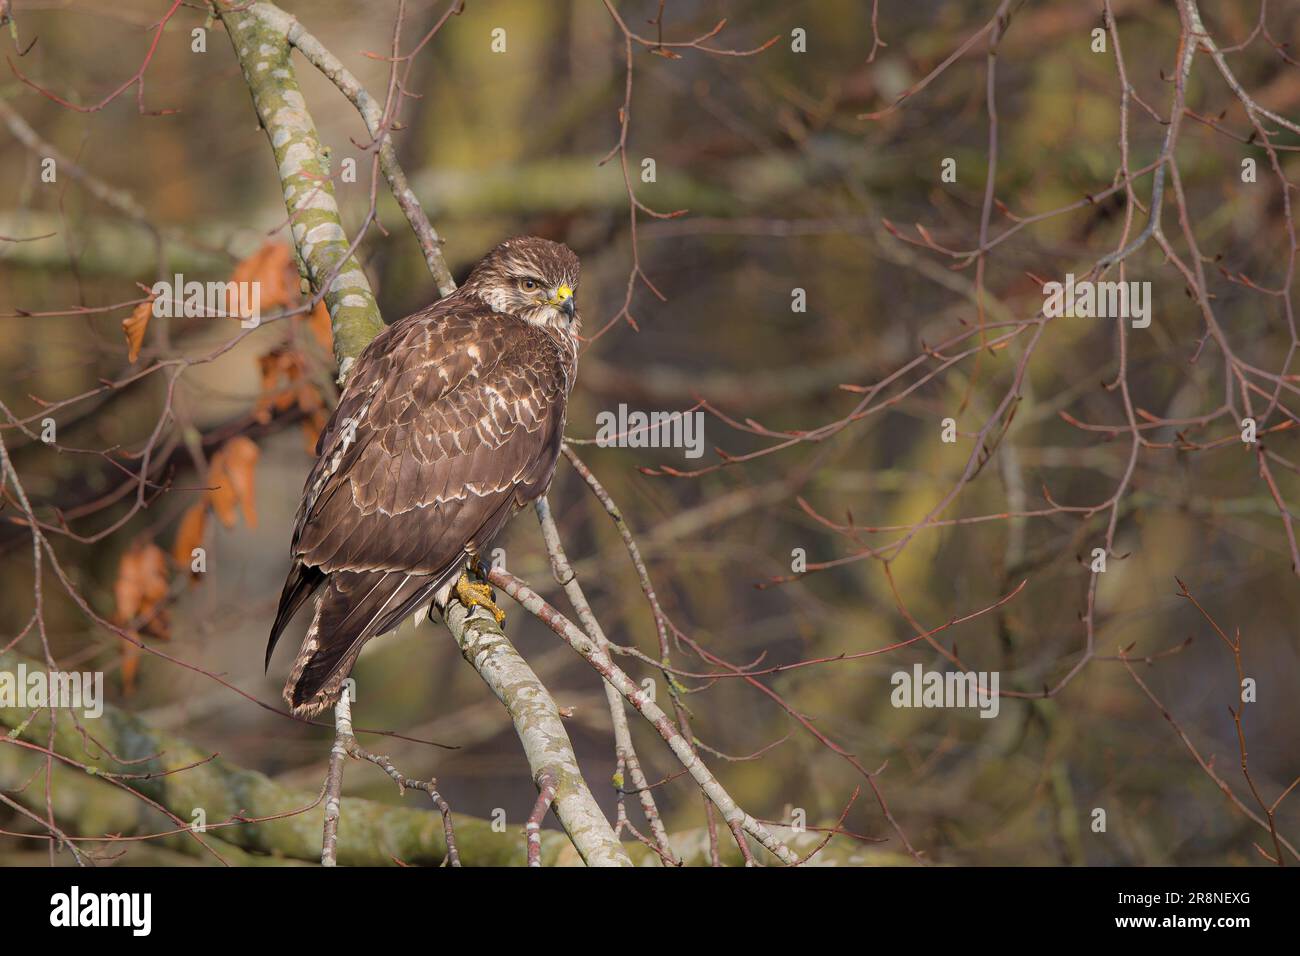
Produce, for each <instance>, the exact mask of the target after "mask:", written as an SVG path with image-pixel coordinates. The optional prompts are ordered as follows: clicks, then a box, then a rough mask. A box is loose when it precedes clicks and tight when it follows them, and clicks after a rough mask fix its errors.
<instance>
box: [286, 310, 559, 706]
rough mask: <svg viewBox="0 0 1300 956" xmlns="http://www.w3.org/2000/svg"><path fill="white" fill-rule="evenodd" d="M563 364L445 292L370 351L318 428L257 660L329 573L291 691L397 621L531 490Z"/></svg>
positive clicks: (514, 327)
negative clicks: (290, 563)
mask: <svg viewBox="0 0 1300 956" xmlns="http://www.w3.org/2000/svg"><path fill="white" fill-rule="evenodd" d="M571 363H572V358H571V356H569V355H566V354H564V353H563V352H562V351H561V350H560V348H559V347H558V346H557V345H556V344H555V343H554V342H553V341H552V340H551V338H550V337H549V336H548V335H546V334H545V333H544V332H543V331H542V330H540V329H535V328H534V327H532V326H530V325H528V324H527V323H525V322H523V321H521V320H518V319H515V318H513V317H511V316H506V315H497V314H494V313H492V312H490V311H489V310H488V309H487V308H486V307H484V306H480V305H477V304H475V303H471V302H465V301H463V300H458V298H457V297H456V296H451V297H449V298H448V299H444V300H443V301H442V302H440V303H438V305H436V306H435V307H433V308H432V309H430V310H427V311H426V312H423V313H417V314H416V315H414V316H410V317H409V318H407V319H403V320H402V321H400V322H398V323H395V324H394V325H393V326H391V327H389V328H388V329H386V330H385V331H384V332H382V333H381V334H380V335H379V336H377V337H376V339H375V341H374V342H372V343H371V344H370V346H369V347H368V348H367V349H366V351H365V352H364V353H363V354H362V356H361V357H360V358H359V359H358V360H357V364H356V366H355V367H354V369H353V370H352V375H351V378H350V379H349V382H348V386H347V388H346V390H345V392H344V394H343V396H342V398H341V399H340V402H339V406H338V408H337V409H336V410H335V412H334V415H333V416H332V417H331V419H330V421H329V423H328V424H327V426H326V428H325V430H324V431H323V432H322V434H321V438H320V441H319V443H318V446H317V453H318V459H317V462H316V465H315V467H314V468H313V469H312V472H311V475H310V476H309V477H308V480H307V485H306V488H305V489H304V495H303V503H302V506H301V508H300V509H299V513H298V519H297V522H296V525H295V527H294V535H293V546H292V554H293V558H294V567H293V568H292V569H291V571H290V574H289V578H288V580H287V581H286V582H285V590H284V593H283V594H282V596H281V600H280V612H279V614H278V615H277V618H276V623H275V626H274V627H273V629H272V633H271V639H270V641H269V645H268V648H267V657H268V659H269V657H270V652H271V650H272V648H273V647H274V645H275V642H276V640H277V639H278V637H279V634H280V632H281V631H282V630H283V628H284V626H285V625H286V624H287V623H288V620H289V619H290V618H291V617H292V615H293V613H294V611H296V610H297V608H298V607H299V606H301V604H302V603H303V601H305V600H306V598H307V597H308V596H309V595H310V594H311V592H312V591H314V590H315V589H316V588H317V587H319V586H320V584H321V583H323V582H324V581H325V579H326V577H327V576H329V577H330V579H331V587H330V588H328V589H327V590H326V592H325V604H326V605H327V606H325V607H323V608H322V609H321V610H320V611H319V612H318V621H317V622H315V623H314V625H313V629H314V630H317V631H318V632H319V633H318V634H317V635H316V637H315V641H316V643H317V645H318V646H317V648H316V649H315V653H314V655H313V657H314V658H315V660H314V661H313V662H306V666H305V668H304V675H303V679H302V680H299V682H298V684H299V690H300V691H302V692H303V693H308V692H309V691H310V688H309V687H305V686H303V685H304V684H310V685H317V686H319V685H320V684H323V683H324V682H325V681H326V680H328V679H329V678H330V677H332V676H334V675H335V674H336V673H337V672H338V671H339V669H340V665H341V664H342V663H345V662H350V660H351V659H352V658H354V657H355V650H358V649H359V645H360V643H361V642H363V641H364V640H365V639H367V638H369V637H371V636H374V635H375V634H379V633H383V632H384V631H386V630H390V629H391V628H392V627H395V626H396V625H397V624H398V623H400V621H401V620H402V619H403V618H404V617H405V616H406V615H407V614H409V613H410V611H411V610H413V609H414V607H417V606H418V605H419V604H420V602H422V601H424V600H425V599H426V598H428V597H429V596H431V595H432V592H433V591H434V590H436V588H437V586H439V585H440V584H442V583H443V582H444V581H445V580H446V579H447V578H448V577H449V576H450V575H454V574H455V573H458V572H459V570H460V569H461V568H462V567H463V566H464V562H465V560H466V557H467V556H469V555H473V554H477V553H479V552H480V551H481V550H483V549H484V548H486V547H487V545H488V544H489V543H490V542H491V540H492V538H493V537H495V535H496V534H497V532H498V531H500V529H501V527H502V525H503V524H504V523H505V521H506V520H507V519H508V518H509V517H510V515H511V514H512V513H513V511H514V510H515V509H516V508H518V507H519V506H521V505H523V504H525V503H527V502H528V501H530V500H532V499H534V498H536V497H538V496H539V495H540V494H542V492H544V491H545V489H546V486H547V485H548V484H549V483H550V479H551V475H552V474H553V472H554V469H555V462H556V458H557V457H558V454H559V445H560V440H561V436H562V434H563V426H564V412H565V404H566V401H567V398H568V390H569V385H570V380H571V377H572V371H573V370H572V364H571ZM335 578H337V581H335ZM335 584H337V585H338V586H337V587H336V586H334V585H335ZM309 637H310V635H309ZM306 649H307V648H306V647H305V646H304V650H306ZM300 663H302V662H300ZM294 696H295V697H297V696H299V694H298V692H295V694H294ZM308 696H310V693H308Z"/></svg>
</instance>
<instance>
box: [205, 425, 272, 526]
mask: <svg viewBox="0 0 1300 956" xmlns="http://www.w3.org/2000/svg"><path fill="white" fill-rule="evenodd" d="M260 454H261V452H259V451H258V448H257V445H256V444H254V443H253V440H252V439H251V438H247V437H246V436H244V435H236V436H235V437H234V438H232V439H230V441H228V442H226V443H225V444H224V445H222V446H221V448H220V450H219V451H218V452H217V453H216V454H215V455H213V456H212V462H211V463H210V464H209V466H208V485H209V486H210V487H209V491H208V502H209V503H210V504H211V505H212V510H213V511H214V512H215V513H216V515H217V517H218V518H219V519H220V520H221V523H222V524H223V525H225V526H226V527H227V528H233V527H234V526H235V509H236V506H238V508H239V510H240V511H242V512H243V513H244V523H245V524H246V525H248V526H249V527H250V528H256V527H257V507H256V502H255V499H254V496H253V471H254V468H255V467H256V465H257V459H258V456H259V455H260Z"/></svg>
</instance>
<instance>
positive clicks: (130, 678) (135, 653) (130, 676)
mask: <svg viewBox="0 0 1300 956" xmlns="http://www.w3.org/2000/svg"><path fill="white" fill-rule="evenodd" d="M132 634H134V636H136V637H139V636H140V635H138V634H135V632H134V631H133V632H132ZM139 672H140V648H138V647H136V646H135V645H134V644H132V643H130V642H129V641H123V642H122V693H123V694H125V695H126V696H128V697H130V696H131V695H132V694H134V693H135V678H136V675H137V674H138V673H139Z"/></svg>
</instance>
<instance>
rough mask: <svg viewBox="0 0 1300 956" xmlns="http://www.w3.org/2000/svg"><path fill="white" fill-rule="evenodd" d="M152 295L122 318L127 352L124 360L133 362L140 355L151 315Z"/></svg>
mask: <svg viewBox="0 0 1300 956" xmlns="http://www.w3.org/2000/svg"><path fill="white" fill-rule="evenodd" d="M153 300H154V297H153V296H149V298H148V299H147V300H145V301H144V302H141V303H140V304H139V305H137V306H136V307H135V309H134V310H133V311H132V312H131V314H130V315H128V316H127V317H126V318H125V319H123V320H122V332H123V334H124V335H125V336H126V346H127V354H126V360H127V361H128V362H134V361H135V360H136V359H138V358H139V357H140V346H141V345H143V344H144V333H145V330H146V329H147V328H148V327H149V319H150V318H151V317H152V316H153Z"/></svg>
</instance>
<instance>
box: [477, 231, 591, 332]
mask: <svg viewBox="0 0 1300 956" xmlns="http://www.w3.org/2000/svg"><path fill="white" fill-rule="evenodd" d="M579 271H580V267H579V264H578V257H577V256H576V255H574V253H573V250H572V249H570V248H569V247H568V246H566V245H564V244H563V243H560V242H552V241H551V240H549V239H540V238H538V237H537V236H516V237H515V238H513V239H507V240H506V241H505V242H503V243H501V245H499V246H497V247H496V248H495V249H493V250H492V251H491V252H489V253H488V254H487V255H486V256H484V257H483V259H482V260H481V261H480V262H479V264H478V265H477V266H475V267H474V271H473V272H471V273H470V276H469V278H468V279H466V280H465V285H464V287H463V288H464V290H465V292H466V293H468V294H473V295H477V296H478V297H479V298H480V299H482V300H483V301H484V302H486V303H487V304H488V305H489V306H490V307H491V308H492V309H493V311H496V312H508V313H510V314H512V315H517V316H519V318H521V319H523V320H524V321H525V322H529V323H532V324H533V325H540V326H549V327H550V328H552V329H555V330H556V331H558V332H568V333H570V334H572V335H577V332H578V325H579V320H578V311H577V305H578V304H577V300H576V298H575V296H576V295H577V292H578V277H579Z"/></svg>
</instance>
